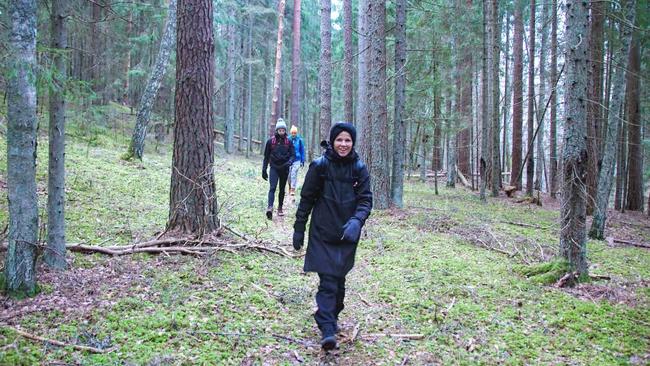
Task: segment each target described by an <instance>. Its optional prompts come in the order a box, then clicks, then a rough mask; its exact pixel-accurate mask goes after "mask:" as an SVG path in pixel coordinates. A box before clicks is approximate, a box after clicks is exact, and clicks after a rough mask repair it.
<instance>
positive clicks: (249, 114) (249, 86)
mask: <svg viewBox="0 0 650 366" xmlns="http://www.w3.org/2000/svg"><path fill="white" fill-rule="evenodd" d="M296 1H298V2H299V1H300V0H296ZM246 58H247V65H248V72H247V73H246V77H247V79H246V92H247V93H246V99H247V101H248V103H247V104H248V109H247V110H246V132H247V135H246V142H247V143H246V157H247V158H248V157H250V154H251V150H252V149H253V14H252V13H249V14H248V44H247V48H246Z"/></svg>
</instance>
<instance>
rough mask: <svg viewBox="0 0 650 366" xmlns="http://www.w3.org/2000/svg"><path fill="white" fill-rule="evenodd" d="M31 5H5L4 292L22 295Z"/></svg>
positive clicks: (32, 129) (30, 194) (27, 255)
mask: <svg viewBox="0 0 650 366" xmlns="http://www.w3.org/2000/svg"><path fill="white" fill-rule="evenodd" d="M36 9H37V7H36V1H35V0H14V1H11V2H9V6H8V13H9V20H10V22H11V24H10V26H11V29H10V34H9V43H8V46H9V53H8V60H7V61H8V65H7V66H8V70H9V72H7V73H5V75H6V77H7V194H8V201H9V202H8V203H9V234H8V239H9V247H8V250H7V257H6V259H5V271H4V274H5V289H6V290H7V293H8V294H9V295H10V296H16V297H22V296H25V295H32V294H34V293H35V291H36V272H35V263H36V245H37V244H38V197H37V196H36V143H37V141H36V138H37V135H36V127H37V120H36V84H35V83H36V78H35V77H34V75H36Z"/></svg>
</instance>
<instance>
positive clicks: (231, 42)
mask: <svg viewBox="0 0 650 366" xmlns="http://www.w3.org/2000/svg"><path fill="white" fill-rule="evenodd" d="M229 15H230V18H232V19H234V18H235V10H234V8H233V7H232V5H231V8H230V9H229ZM227 29H228V30H227V32H228V55H227V56H226V57H227V61H226V70H227V75H226V78H227V80H228V87H227V90H228V94H227V98H228V102H227V104H226V124H225V126H224V132H225V133H224V136H223V147H224V150H225V151H226V153H227V154H232V153H233V152H234V149H235V91H236V88H237V86H236V83H235V52H236V48H237V45H236V44H235V42H236V38H237V37H236V36H235V26H234V25H233V24H228V26H227ZM261 141H264V139H261Z"/></svg>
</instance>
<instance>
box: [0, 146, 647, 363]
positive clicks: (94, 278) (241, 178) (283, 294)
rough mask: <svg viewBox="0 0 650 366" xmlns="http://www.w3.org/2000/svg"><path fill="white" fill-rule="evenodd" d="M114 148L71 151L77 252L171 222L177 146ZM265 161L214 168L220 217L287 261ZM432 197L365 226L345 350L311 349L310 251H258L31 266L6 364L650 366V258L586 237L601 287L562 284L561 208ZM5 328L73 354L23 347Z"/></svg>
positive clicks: (6, 310) (423, 194)
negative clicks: (558, 271) (270, 206)
mask: <svg viewBox="0 0 650 366" xmlns="http://www.w3.org/2000/svg"><path fill="white" fill-rule="evenodd" d="M3 143H4V142H3ZM124 143H126V141H125V142H124ZM111 144H112V142H111V140H107V141H106V143H105V144H103V146H95V147H87V146H85V145H84V144H83V143H82V142H79V141H75V142H74V143H72V144H71V145H70V147H69V149H68V159H69V161H71V162H73V163H71V164H70V168H69V178H68V179H69V181H70V182H71V188H70V191H69V192H68V197H69V200H70V206H71V207H70V209H69V216H68V217H69V223H68V229H69V232H70V233H69V235H70V237H71V240H70V241H71V242H75V241H86V242H88V243H91V244H95V245H113V244H128V243H133V242H137V241H142V240H146V239H149V238H150V237H152V236H155V235H156V234H157V232H159V231H160V230H161V228H162V227H164V223H165V219H166V214H167V212H166V210H167V197H168V192H169V180H168V179H169V166H168V163H166V162H167V161H168V159H169V153H168V152H164V153H162V154H159V155H155V154H153V156H151V157H150V158H148V159H146V160H145V162H144V164H132V163H124V162H122V161H120V160H118V159H117V158H116V156H118V152H117V151H118V149H115V148H113V147H112V145H111ZM0 148H4V146H2V147H0ZM45 156H46V155H45ZM39 159H40V155H39ZM257 160H258V159H250V160H247V159H244V158H239V157H234V158H227V159H225V160H223V159H219V160H218V161H217V165H218V173H217V174H216V179H217V185H218V187H219V188H218V191H219V192H218V195H219V201H220V204H221V212H220V214H221V215H222V217H223V219H224V220H225V222H226V223H227V224H228V225H230V226H231V227H232V228H234V229H236V230H237V231H239V232H243V233H246V234H247V235H249V236H250V237H251V238H255V240H262V241H267V242H272V243H275V244H277V245H282V246H285V247H286V249H287V250H289V251H292V248H291V243H290V236H291V233H292V225H293V220H294V214H295V204H293V203H292V197H291V196H289V195H287V198H286V201H285V202H287V203H286V204H285V207H286V209H285V211H286V213H287V215H286V216H284V217H277V215H276V216H274V219H273V220H272V221H269V220H267V219H266V218H265V217H264V203H265V200H266V189H267V184H268V183H267V182H265V181H263V180H262V179H261V178H260V177H258V171H259V168H260V164H261V162H260V161H257ZM0 166H3V165H2V164H1V163H0ZM41 167H42V165H41ZM100 172H101V174H99V173H100ZM303 173H304V170H303ZM3 174H4V173H3ZM40 177H41V179H42V178H43V177H44V175H43V174H41V175H40ZM99 177H102V178H99ZM0 180H4V175H3V177H2V178H0ZM433 192H434V191H433V185H432V182H425V183H421V182H418V181H417V180H415V179H412V180H407V184H406V190H405V209H402V210H400V209H390V210H383V211H380V210H375V211H374V212H373V214H372V215H371V218H370V220H369V221H368V224H367V225H366V229H365V230H364V233H363V236H362V240H361V244H360V250H359V253H358V256H357V263H356V266H355V269H354V270H353V271H352V272H351V273H350V275H349V277H348V281H347V287H348V294H347V298H346V308H345V310H344V311H343V313H342V315H341V316H342V319H341V326H342V332H341V333H340V334H339V341H340V348H339V349H337V350H335V351H333V352H331V353H328V354H325V353H323V351H321V349H320V346H319V345H318V340H319V332H318V329H317V328H316V325H315V323H314V321H313V318H312V314H313V311H314V306H315V302H314V295H315V291H316V288H317V278H316V277H315V276H313V275H305V274H303V273H302V258H298V259H296V258H287V257H283V256H280V255H276V254H273V253H268V252H259V251H252V250H243V251H238V252H236V253H229V252H216V253H214V254H210V255H206V256H203V257H192V256H182V255H165V254H161V255H155V256H151V255H146V254H136V255H132V256H124V257H108V256H104V255H100V254H95V255H86V254H78V253H74V254H71V256H70V269H69V270H68V271H66V272H57V271H53V270H51V269H48V268H47V267H45V266H42V267H40V268H38V273H39V279H38V281H39V284H40V286H41V292H40V294H39V295H38V296H36V297H34V298H30V299H24V300H11V299H9V298H5V297H2V298H0V303H1V304H2V305H1V306H2V312H1V313H2V315H1V316H0V321H1V322H2V323H3V326H2V327H0V359H1V360H3V361H2V362H1V363H4V364H33V363H48V362H55V361H57V362H61V361H63V362H67V363H82V364H106V363H114V362H118V361H119V362H128V363H134V364H188V363H191V364H196V363H208V364H244V365H252V364H301V363H306V364H315V363H324V364H341V365H348V364H450V363H453V364H459V363H460V364H463V363H469V364H473V363H482V364H485V363H487V364H498V363H507V362H514V363H535V364H558V363H574V364H611V363H630V364H643V363H647V362H648V361H649V360H650V354H649V353H648V352H647V350H648V349H649V347H648V346H649V345H650V343H649V340H650V325H649V324H648V322H647V319H648V318H650V302H649V298H650V292H649V290H648V288H649V284H650V282H649V280H650V273H648V268H650V263H649V261H650V259H649V258H650V256H648V249H644V248H638V247H632V246H628V245H624V244H619V243H614V242H612V243H608V242H606V241H605V242H599V241H590V242H589V245H588V250H589V253H588V257H589V258H590V261H591V274H592V275H593V276H594V278H595V280H594V281H592V282H590V283H588V284H582V285H579V286H578V287H576V288H574V289H571V290H566V289H562V288H557V287H555V286H554V285H553V282H548V281H549V280H550V279H553V276H552V275H553V268H542V267H543V266H547V267H548V265H546V264H544V265H542V266H541V267H540V266H539V263H542V262H544V263H546V262H545V261H548V260H549V259H551V258H552V257H553V256H554V255H555V254H556V253H557V237H558V236H557V231H558V230H559V227H558V217H557V215H558V214H557V211H556V208H555V207H553V206H552V205H548V206H550V207H538V206H536V205H529V204H521V203H514V202H513V200H511V199H507V198H505V197H503V198H498V199H490V200H489V201H488V202H487V203H485V204H484V203H481V202H480V200H479V198H478V195H477V194H476V193H473V192H470V191H468V190H466V189H463V188H457V189H446V188H441V194H440V195H439V196H436V195H435V194H434V193H433ZM40 199H44V194H43V193H41V194H40ZM545 203H546V202H545ZM2 212H6V211H4V210H2ZM613 220H614V221H613V226H614V227H616V228H615V229H614V230H613V231H610V232H609V234H614V235H615V236H620V237H621V238H624V239H630V240H633V241H636V242H645V243H647V242H649V241H650V228H649V227H648V225H647V221H644V220H642V219H640V218H637V217H636V216H633V215H632V216H631V215H620V216H614V217H613ZM624 234H625V235H627V236H625V235H624ZM226 238H228V236H227V235H226ZM228 240H232V241H240V240H241V239H239V238H236V237H232V238H229V239H228ZM12 328H13V329H20V330H22V331H25V332H29V333H31V334H33V335H37V336H40V337H42V338H46V339H51V340H58V341H60V342H64V343H65V344H68V345H69V346H68V347H58V346H54V345H51V344H48V343H47V342H42V341H35V340H33V339H28V338H26V337H24V336H20V335H19V334H18V333H16V332H15V331H14V330H12ZM72 345H75V346H87V347H95V348H97V349H99V350H103V351H105V353H92V352H88V351H81V350H78V349H75V348H73V347H72Z"/></svg>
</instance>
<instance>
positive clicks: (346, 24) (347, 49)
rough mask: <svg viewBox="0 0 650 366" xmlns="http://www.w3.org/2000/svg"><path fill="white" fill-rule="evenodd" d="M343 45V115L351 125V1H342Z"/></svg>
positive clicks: (352, 114) (352, 73) (352, 70)
mask: <svg viewBox="0 0 650 366" xmlns="http://www.w3.org/2000/svg"><path fill="white" fill-rule="evenodd" d="M405 26H406V25H405ZM343 43H344V46H343V48H344V56H343V57H344V62H343V110H344V112H343V115H344V116H345V121H347V122H350V123H352V121H353V120H354V109H353V105H354V103H353V99H352V98H353V97H352V94H353V90H352V88H353V85H352V79H353V78H354V69H353V68H352V59H353V55H352V47H353V44H352V0H343Z"/></svg>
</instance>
